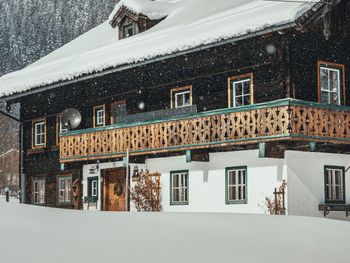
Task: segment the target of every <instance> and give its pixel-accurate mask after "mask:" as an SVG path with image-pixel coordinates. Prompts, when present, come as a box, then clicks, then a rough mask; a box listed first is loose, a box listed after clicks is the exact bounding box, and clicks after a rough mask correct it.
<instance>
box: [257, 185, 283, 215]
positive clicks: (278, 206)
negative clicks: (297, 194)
mask: <svg viewBox="0 0 350 263" xmlns="http://www.w3.org/2000/svg"><path fill="white" fill-rule="evenodd" d="M286 188H287V182H286V180H283V181H282V184H281V185H280V186H279V187H278V189H276V188H275V191H274V193H273V194H274V198H270V197H265V202H264V204H263V205H262V206H261V207H263V208H264V209H265V211H266V213H270V214H271V215H285V213H286V209H285V207H284V198H285V190H286Z"/></svg>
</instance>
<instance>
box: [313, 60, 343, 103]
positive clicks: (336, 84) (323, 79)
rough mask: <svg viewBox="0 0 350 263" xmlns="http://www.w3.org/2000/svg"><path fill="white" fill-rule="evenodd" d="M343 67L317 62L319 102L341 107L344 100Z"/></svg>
mask: <svg viewBox="0 0 350 263" xmlns="http://www.w3.org/2000/svg"><path fill="white" fill-rule="evenodd" d="M344 75H345V71H344V65H341V64H334V63H330V62H322V61H319V62H318V85H319V90H318V96H319V98H318V100H319V102H323V103H329V104H335V105H341V104H344V98H345V76H344Z"/></svg>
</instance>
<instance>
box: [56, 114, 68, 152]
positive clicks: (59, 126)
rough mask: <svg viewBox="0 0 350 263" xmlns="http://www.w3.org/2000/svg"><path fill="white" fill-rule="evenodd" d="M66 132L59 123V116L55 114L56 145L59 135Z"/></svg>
mask: <svg viewBox="0 0 350 263" xmlns="http://www.w3.org/2000/svg"><path fill="white" fill-rule="evenodd" d="M66 132H68V129H66V128H64V127H63V125H62V122H61V114H57V117H56V145H59V143H60V134H61V133H66Z"/></svg>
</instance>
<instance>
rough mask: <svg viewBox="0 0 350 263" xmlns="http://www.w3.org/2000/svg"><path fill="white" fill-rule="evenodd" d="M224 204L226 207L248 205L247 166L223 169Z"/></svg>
mask: <svg viewBox="0 0 350 263" xmlns="http://www.w3.org/2000/svg"><path fill="white" fill-rule="evenodd" d="M225 202H226V204H227V205H229V204H247V203H248V169H247V166H233V167H227V168H225Z"/></svg>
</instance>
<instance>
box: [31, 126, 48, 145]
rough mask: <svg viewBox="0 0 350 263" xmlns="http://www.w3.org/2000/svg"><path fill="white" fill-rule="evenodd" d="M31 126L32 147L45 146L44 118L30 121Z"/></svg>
mask: <svg viewBox="0 0 350 263" xmlns="http://www.w3.org/2000/svg"><path fill="white" fill-rule="evenodd" d="M32 126H33V147H45V146H46V120H45V119H41V120H36V121H33V122H32Z"/></svg>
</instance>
